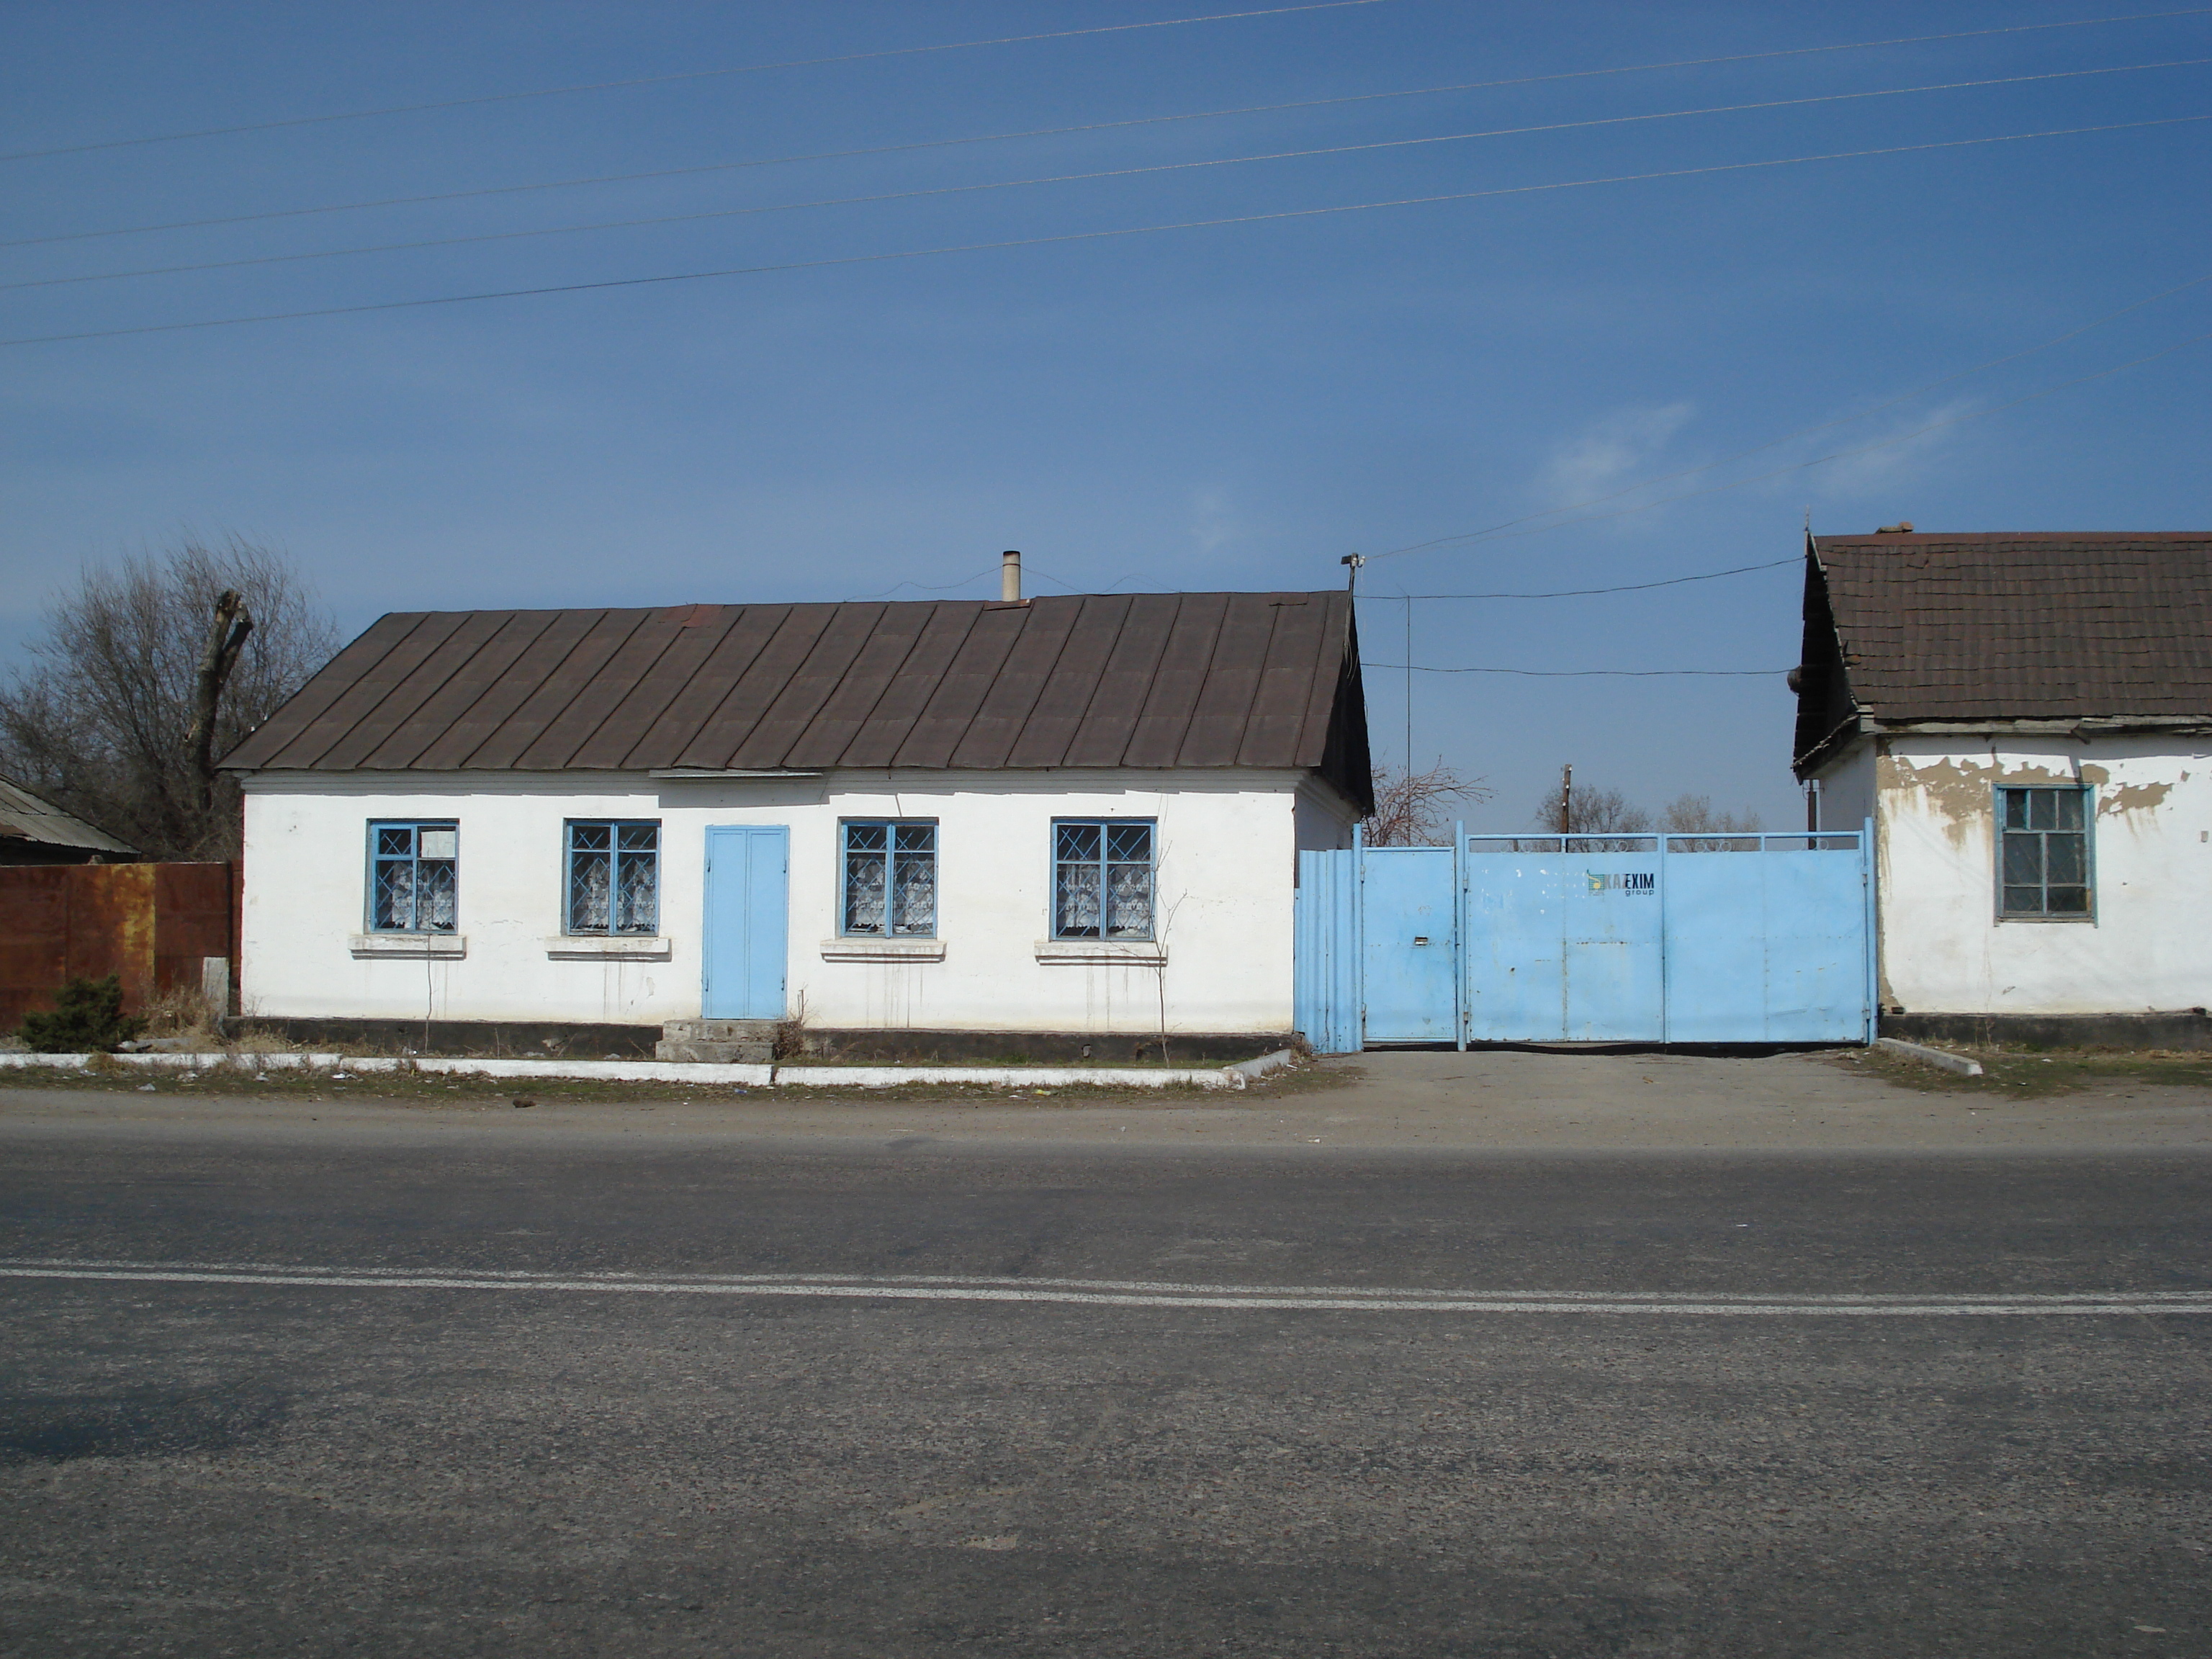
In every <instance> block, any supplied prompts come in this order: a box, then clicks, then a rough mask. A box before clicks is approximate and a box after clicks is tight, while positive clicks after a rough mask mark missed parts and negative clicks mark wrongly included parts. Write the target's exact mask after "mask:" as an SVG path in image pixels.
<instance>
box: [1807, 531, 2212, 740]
mask: <svg viewBox="0 0 2212 1659" xmlns="http://www.w3.org/2000/svg"><path fill="white" fill-rule="evenodd" d="M1813 553H1814V559H1815V562H1816V564H1815V568H1814V570H1813V571H1812V572H1811V573H1809V579H1808V589H1807V619H1808V640H1807V643H1808V654H1807V657H1806V659H1805V660H1806V661H1807V663H1808V666H1815V664H1814V657H1813V654H1812V650H1813V647H1815V646H1817V644H1818V641H1816V640H1815V639H1814V633H1815V632H1816V631H1817V630H1816V628H1815V623H1816V620H1817V612H1818V610H1819V603H1820V599H1821V597H1822V595H1821V593H1820V591H1818V590H1820V589H1825V598H1826V605H1827V607H1828V611H1829V613H1830V615H1831V616H1832V618H1833V635H1834V638H1835V640H1836V641H1838V645H1839V647H1840V650H1841V654H1842V663H1843V668H1844V678H1845V681H1846V688H1847V690H1848V696H1849V700H1850V703H1852V704H1855V705H1856V707H1857V708H1858V709H1859V710H1860V711H1862V712H1863V713H1865V714H1869V715H1872V716H1873V717H1875V719H1878V720H1984V719H1987V720H2078V719H2086V718H2124V717H2127V716H2130V715H2139V716H2158V717H2175V716H2192V715H2207V716H2212V535H2208V534H2203V533H2189V534H2179V533H2177V534H2157V535H2081V534H2010V533H2000V534H1987V535H1973V536H1941V535H1893V536H1881V535H1876V536H1820V537H1815V538H1813ZM1812 689H1813V688H1812V687H1811V686H1810V685H1809V684H1808V688H1807V690H1808V692H1809V691H1810V690H1812ZM1833 689H1834V688H1830V690H1833ZM1803 746H1804V745H1803V744H1802V743H1801V751H1802V748H1803Z"/></svg>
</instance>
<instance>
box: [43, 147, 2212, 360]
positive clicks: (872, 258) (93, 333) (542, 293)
mask: <svg viewBox="0 0 2212 1659" xmlns="http://www.w3.org/2000/svg"><path fill="white" fill-rule="evenodd" d="M2206 120H2212V114H2203V115H2172V116H2162V117H2159V118H2154V119H2150V120H2143V121H2115V122H2106V123H2102V124H2100V125H2094V126H2083V127H2051V128H2046V129H2044V130H2043V131H2036V132H2007V133H1995V134H1991V135H1990V136H1988V137H1978V138H1943V139H1935V140H1930V141H1929V142H1926V143H1917V144H1885V145H1881V146H1880V147H1878V148H1875V149H1848V150H1831V151H1827V152H1826V153H1824V154H1821V155H1783V156H1775V157H1771V158H1769V159H1767V160H1765V161H1719V162H1713V163H1710V164H1708V165H1705V166H1703V167H1668V168H1664V169H1662V170H1660V171H1658V172H1655V173H1613V174H1609V175H1607V176H1604V177H1601V178H1591V179H1559V180H1556V181H1554V182H1552V183H1549V184H1538V185H1507V186H1503V187H1499V188H1495V189H1491V190H1468V191H1447V192H1444V193H1443V194H1439V195H1434V196H1404V197H1391V198H1389V199H1386V200H1379V201H1372V202H1346V203H1340V204H1334V205H1332V206H1328V207H1313V208H1281V209H1277V210H1273V211H1270V212H1267V213H1241V214H1231V215H1225V216H1221V217H1218V218H1212V219H1182V220H1176V221H1172V222H1166V223H1161V224H1151V225H1125V226H1121V227H1120V228H1114V229H1107V230H1073V231H1060V232H1057V233H1054V234H1050V235H1044V236H1018V237H1009V238H1006V239H1004V240H996V241H987V242H963V243H957V244H953V245H949V246H941V247H926V248H902V249H897V250H895V251H893V252H885V253H847V254H839V255H836V256H832V257H829V258H817V259H791V260H780V261H777V262H775V263H773V264H757V265H730V266H725V267H721V268H720V269H716V270H685V271H669V272H664V273H661V274H659V275H654V276H609V277H602V278H599V279H598V280H596V281H592V282H586V283H544V284H541V285H538V286H534V287H530V288H513V289H485V290H482V291H479V292H477V293H473V294H444V295H428V296H426V297H423V298H421V299H414V300H378V301H366V302H363V303H360V304H355V305H343V306H316V307H303V308H301V309H298V310H293V311H270V312H256V313H251V314H248V315H244V316H237V317H208V318H200V319H193V320H191V321H187V322H181V323H143V324H138V325H133V326H131V327H128V328H99V329H81V330H75V331H70V332H68V333H63V334H31V335H20V336H17V337H14V338H11V339H0V347H4V346H23V345H53V344H59V343H66V342H70V341H76V340H106V339H119V338H122V337H126V336H130V335H136V334H174V333H179V332H183V331H188V330H197V329H209V328H237V327H242V326H244V325H248V324H253V323H276V322H294V321H300V320H304V319H310V318H318V317H350V316H362V315H366V314H368V313H375V312H390V311H410V310H421V309H424V308H426V307H432V306H449V305H470V304H476V303H480V302H483V301H491V300H523V299H538V298H544V297H546V296H549V295H556V294H589V293H599V292H604V291H606V290H610V289H626V288H647V287H656V286H661V285H665V284H667V283H695V282H705V281H708V280H710V279H714V278H717V277H727V276H769V275H773V274H777V273H781V272H786V271H794V270H830V269H834V268H836V267H838V266H842V265H863V264H888V263H890V262H892V261H895V260H903V259H926V258H942V257H945V256H946V255H951V254H957V253H983V252H1000V251H1004V250H1006V249H1011V248H1022V247H1048V246H1058V245H1061V244H1067V243H1074V242H1094V241H1105V240H1114V239H1117V238H1121V237H1127V236H1145V235H1152V234H1157V233H1159V232H1163V231H1176V230H1212V229H1218V228H1226V227H1229V226H1234V225H1251V224H1263V223H1269V222H1285V221H1289V220H1293V219H1318V218H1326V217H1328V216H1333V215H1336V214H1340V213H1365V212H1372V211H1376V210H1382V209H1386V208H1401V207H1427V206H1433V205H1438V204H1444V203H1449V202H1472V201H1481V200H1486V199H1490V198H1492V197H1505V196H1528V195H1535V194H1541V193H1543V192H1546V191H1559V190H1579V189H1584V188H1589V187H1591V186H1595V185H1623V184H1643V183H1648V182H1650V181H1653V180H1656V179H1690V178H1698V177H1701V176H1705V175H1709V174H1712V173H1745V172H1752V171H1756V170H1760V169H1765V168H1769V167H1802V166H1805V165H1808V164H1810V163H1813V162H1816V161H1861V160H1865V159H1867V158H1869V157H1873V156H1879V155H1913V154H1917V153H1921V152H1924V151H1929V150H1938V149H1968V148H1974V147H1979V146H1984V145H1990V144H2008V143H2022V142H2025V141H2027V140H2030V139H2036V138H2069V137H2081V136H2082V135H2085V134H2091V133H2104V132H2129V131H2138V130H2141V129H2143V128H2148V127H2168V126H2179V125H2188V124H2191V123H2194V122H2198V121H2206Z"/></svg>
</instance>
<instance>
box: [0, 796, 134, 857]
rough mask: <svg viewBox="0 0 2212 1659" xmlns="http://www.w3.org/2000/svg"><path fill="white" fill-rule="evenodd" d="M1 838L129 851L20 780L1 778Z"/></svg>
mask: <svg viewBox="0 0 2212 1659" xmlns="http://www.w3.org/2000/svg"><path fill="white" fill-rule="evenodd" d="M0 837H6V838H9V839H13V840H16V841H28V842H38V843H40V845H42V846H46V847H82V848H90V849H91V850H92V851H94V852H97V853H128V854H131V855H132V856H133V857H136V856H137V851H138V849H137V848H135V847H126V846H125V845H124V844H123V842H119V841H118V840H116V839H115V837H114V836H111V835H109V834H107V832H106V831H105V830H102V829H94V828H93V827H92V826H91V825H90V824H88V823H86V822H85V821H84V820H83V819H82V818H76V817H70V815H69V814H68V813H67V812H64V811H62V809H61V808H60V807H58V806H57V805H54V804H53V803H52V801H49V800H45V799H40V797H39V796H37V795H34V794H33V793H31V792H30V791H29V790H27V789H26V788H24V787H23V786H22V785H21V784H20V783H11V782H9V781H8V780H7V779H6V778H0Z"/></svg>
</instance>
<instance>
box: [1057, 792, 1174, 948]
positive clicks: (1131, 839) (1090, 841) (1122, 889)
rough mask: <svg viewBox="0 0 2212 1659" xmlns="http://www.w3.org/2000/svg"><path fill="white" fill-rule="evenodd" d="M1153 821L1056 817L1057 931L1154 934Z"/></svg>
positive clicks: (1067, 935) (1091, 935)
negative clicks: (1077, 819)
mask: <svg viewBox="0 0 2212 1659" xmlns="http://www.w3.org/2000/svg"><path fill="white" fill-rule="evenodd" d="M1152 829H1153V826H1152V823H1151V822H1150V821H1149V820H1142V819H1127V818H1103V819H1097V820H1094V821H1091V822H1076V821H1073V820H1067V819H1060V820H1056V821H1055V822H1054V824H1053V826H1052V835H1053V882H1052V936H1053V937H1054V939H1150V938H1152Z"/></svg>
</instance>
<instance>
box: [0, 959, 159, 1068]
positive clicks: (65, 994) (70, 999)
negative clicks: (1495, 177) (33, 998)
mask: <svg viewBox="0 0 2212 1659" xmlns="http://www.w3.org/2000/svg"><path fill="white" fill-rule="evenodd" d="M54 1003H55V1007H54V1012H52V1013H51V1014H26V1015H25V1016H24V1017H23V1032H22V1036H23V1046H24V1047H26V1048H30V1049H32V1050H33V1051H34V1052H36V1053H38V1054H99V1053H103V1052H105V1051H106V1050H107V1049H110V1048H113V1047H114V1046H115V1045H116V1044H117V1043H118V1042H129V1041H130V1040H131V1038H132V1037H134V1036H137V1035H138V1029H139V1027H140V1026H141V1025H143V1024H144V1022H143V1020H139V1019H135V1018H131V1017H129V1016H127V1015H125V1013H124V1012H123V981H122V980H120V979H119V978H118V977H117V976H116V975H113V974H110V975H108V976H107V977H106V979H73V980H71V981H69V983H67V984H66V985H64V986H63V987H62V988H61V989H60V990H58V991H57V992H55V993H54Z"/></svg>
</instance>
